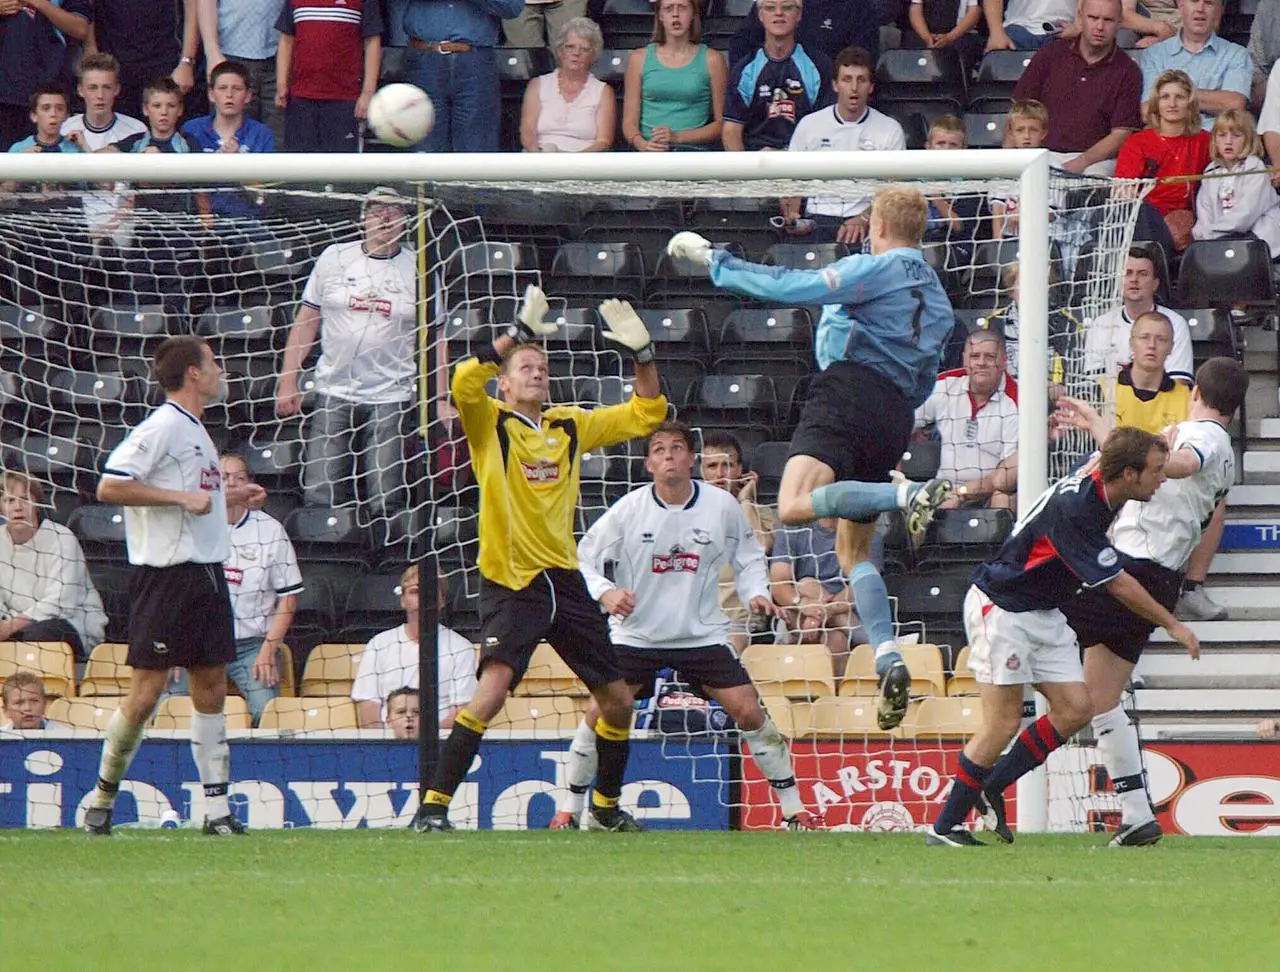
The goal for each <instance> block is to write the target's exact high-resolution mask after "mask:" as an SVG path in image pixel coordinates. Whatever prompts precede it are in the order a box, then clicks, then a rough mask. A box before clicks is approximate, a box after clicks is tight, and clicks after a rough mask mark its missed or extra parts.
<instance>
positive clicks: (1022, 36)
mask: <svg viewBox="0 0 1280 972" xmlns="http://www.w3.org/2000/svg"><path fill="white" fill-rule="evenodd" d="M1004 32H1005V33H1006V34H1008V35H1009V40H1011V41H1013V45H1014V47H1016V48H1017V49H1018V50H1020V51H1038V50H1040V48H1042V47H1044V45H1045V44H1048V43H1049V42H1050V41H1053V40H1057V38H1058V35H1057V34H1056V33H1053V34H1033V33H1032V32H1031V31H1029V30H1027V28H1025V27H1023V26H1022V25H1021V24H1013V25H1012V26H1010V27H1006V28H1005V29H1004Z"/></svg>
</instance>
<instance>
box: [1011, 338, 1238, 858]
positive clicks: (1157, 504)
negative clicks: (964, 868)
mask: <svg viewBox="0 0 1280 972" xmlns="http://www.w3.org/2000/svg"><path fill="white" fill-rule="evenodd" d="M1248 387H1249V373H1248V372H1247V371H1246V370H1245V369H1244V366H1243V365H1241V364H1240V362H1238V361H1236V360H1235V359H1234V358H1210V359H1209V360H1208V361H1206V362H1205V363H1204V364H1202V365H1201V366H1200V369H1199V370H1198V371H1197V372H1196V383H1195V386H1194V387H1193V388H1192V389H1191V405H1190V409H1189V412H1188V418H1187V421H1185V422H1180V423H1179V424H1177V425H1174V426H1170V427H1169V428H1168V429H1166V430H1165V437H1166V439H1167V440H1168V443H1169V458H1168V461H1167V462H1166V463H1165V467H1164V473H1165V476H1166V477H1167V480H1166V481H1165V483H1164V484H1163V485H1161V486H1160V488H1159V489H1158V490H1156V492H1155V495H1153V496H1152V497H1151V499H1150V500H1149V501H1148V502H1146V503H1133V502H1130V503H1127V504H1125V506H1124V507H1123V508H1122V509H1121V511H1120V514H1119V516H1117V518H1116V521H1115V525H1114V527H1113V528H1112V534H1113V546H1114V547H1115V549H1116V550H1117V551H1118V552H1119V554H1120V566H1121V567H1122V568H1123V569H1124V570H1125V571H1127V572H1129V573H1130V574H1132V575H1133V576H1134V577H1136V578H1137V579H1138V581H1139V582H1140V583H1141V584H1142V586H1143V587H1145V588H1146V589H1147V592H1148V593H1149V594H1151V596H1152V597H1154V598H1155V599H1156V600H1157V601H1159V602H1160V604H1161V605H1162V606H1163V607H1165V608H1167V609H1169V610H1172V609H1173V606H1174V605H1175V604H1176V602H1177V600H1178V591H1179V589H1180V586H1181V580H1182V573H1183V571H1185V570H1186V567H1187V561H1188V560H1189V559H1190V557H1191V554H1192V551H1194V550H1195V549H1196V545H1197V544H1198V543H1199V542H1200V533H1201V530H1202V529H1203V525H1204V524H1205V523H1207V522H1208V520H1209V518H1210V517H1211V516H1212V515H1213V511H1214V509H1215V508H1216V507H1217V506H1218V503H1219V502H1220V501H1221V500H1222V498H1223V497H1224V496H1226V494H1227V492H1228V491H1229V490H1230V489H1231V484H1232V483H1233V482H1234V481H1235V454H1234V452H1233V450H1232V447H1231V436H1230V434H1229V433H1228V432H1227V426H1228V425H1230V423H1231V420H1232V416H1234V415H1235V413H1236V410H1237V409H1238V408H1239V407H1240V404H1241V403H1242V402H1243V401H1244V397H1245V393H1246V392H1247V391H1248ZM1059 404H1060V411H1059V413H1058V414H1059V416H1060V417H1061V418H1062V420H1063V421H1066V422H1068V423H1069V424H1072V425H1074V426H1076V427H1078V428H1082V429H1087V430H1088V431H1089V432H1091V433H1092V434H1093V436H1094V437H1095V438H1096V439H1098V441H1099V442H1101V441H1102V440H1103V438H1105V437H1106V434H1107V432H1109V431H1110V426H1111V422H1110V420H1108V419H1105V418H1102V417H1100V416H1099V415H1098V413H1097V412H1096V411H1094V410H1093V409H1092V408H1090V407H1089V406H1088V405H1086V404H1084V403H1083V402H1079V401H1077V400H1075V399H1066V400H1063V401H1061V402H1060V403H1059ZM1062 611H1063V613H1064V614H1065V615H1066V616H1067V620H1068V622H1069V623H1070V624H1071V627H1072V628H1073V629H1074V630H1075V632H1076V634H1077V635H1078V637H1079V640H1080V644H1081V645H1083V646H1084V678H1085V684H1086V685H1087V686H1088V688H1089V695H1090V697H1091V698H1092V700H1093V708H1094V712H1095V713H1097V714H1096V715H1095V716H1094V717H1093V732H1094V736H1095V737H1096V739H1097V741H1098V751H1099V753H1100V754H1101V755H1102V761H1103V764H1104V765H1105V766H1106V768H1107V774H1108V775H1109V776H1110V777H1111V785H1112V787H1113V788H1114V789H1115V792H1116V795H1117V796H1118V797H1119V798H1120V808H1121V811H1120V812H1121V820H1120V829H1119V831H1117V833H1116V835H1115V837H1114V838H1112V840H1111V845H1112V846H1116V847H1127V846H1140V845H1144V844H1154V843H1155V842H1156V841H1158V840H1159V839H1160V826H1159V824H1157V823H1156V820H1155V816H1154V815H1153V814H1152V812H1151V801H1150V798H1149V797H1148V795H1147V791H1146V783H1145V780H1144V778H1143V772H1142V753H1141V750H1140V748H1139V745H1138V733H1137V730H1136V729H1135V728H1134V727H1133V725H1132V724H1131V723H1130V722H1129V717H1128V716H1127V715H1126V714H1125V711H1124V707H1123V706H1121V704H1120V696H1121V693H1122V692H1123V691H1124V687H1125V686H1126V685H1127V684H1128V682H1129V677H1130V675H1131V674H1132V672H1133V667H1134V665H1135V664H1137V661H1138V659H1139V657H1141V655H1142V649H1143V648H1144V647H1145V646H1146V643H1147V640H1148V638H1150V636H1151V632H1152V631H1153V630H1155V627H1156V626H1155V625H1153V624H1152V623H1150V622H1149V621H1146V620H1144V619H1142V618H1139V617H1138V616H1137V615H1135V614H1133V613H1132V612H1130V611H1129V610H1128V609H1127V608H1125V607H1124V606H1122V605H1121V604H1120V603H1119V602H1118V601H1116V600H1115V599H1114V598H1112V597H1111V596H1110V595H1109V594H1107V592H1106V591H1105V589H1103V588H1095V589H1089V590H1083V591H1081V592H1080V593H1079V594H1078V595H1077V596H1076V598H1075V599H1074V600H1073V601H1071V602H1069V603H1068V604H1067V605H1066V606H1065V607H1063V608H1062ZM1191 657H1192V658H1197V657H1199V656H1198V652H1193V653H1192V655H1191ZM991 822H992V823H993V825H994V823H995V821H994V819H993V820H992V821H991ZM997 832H999V831H998V829H997ZM1006 832H1007V831H1006Z"/></svg>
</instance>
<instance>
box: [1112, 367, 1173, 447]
mask: <svg viewBox="0 0 1280 972" xmlns="http://www.w3.org/2000/svg"><path fill="white" fill-rule="evenodd" d="M1115 400H1116V425H1132V426H1135V427H1137V428H1139V429H1143V430H1145V431H1147V432H1150V433H1151V434H1152V435H1159V434H1160V432H1161V431H1162V430H1163V429H1164V428H1165V427H1166V426H1169V425H1177V424H1178V423H1179V422H1185V421H1186V420H1187V410H1188V409H1189V408H1190V404H1191V393H1190V392H1189V391H1188V390H1187V386H1186V385H1184V384H1183V383H1182V382H1180V381H1174V380H1173V379H1172V378H1170V377H1169V374H1168V372H1166V373H1165V375H1164V378H1163V380H1162V381H1161V383H1160V388H1159V390H1158V391H1144V390H1142V389H1140V388H1134V387H1133V377H1132V375H1131V374H1130V371H1129V369H1128V368H1121V369H1120V374H1119V376H1118V377H1117V378H1116V386H1115Z"/></svg>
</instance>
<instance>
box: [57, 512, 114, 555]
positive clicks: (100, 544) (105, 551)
mask: <svg viewBox="0 0 1280 972" xmlns="http://www.w3.org/2000/svg"><path fill="white" fill-rule="evenodd" d="M67 526H68V528H70V530H71V532H72V533H74V534H75V535H76V539H77V540H79V541H80V549H81V550H83V551H84V555H85V558H86V559H89V560H92V559H94V558H102V559H111V560H124V559H125V545H124V507H121V506H109V505H106V504H98V503H86V504H84V505H82V506H77V507H76V508H75V509H74V510H72V511H71V516H70V518H69V519H68V521H67Z"/></svg>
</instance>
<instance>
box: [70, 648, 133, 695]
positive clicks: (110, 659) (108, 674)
mask: <svg viewBox="0 0 1280 972" xmlns="http://www.w3.org/2000/svg"><path fill="white" fill-rule="evenodd" d="M128 654H129V646H128V644H126V643H124V642H119V641H104V642H103V643H102V644H100V645H97V646H96V647H94V649H93V651H91V652H89V661H88V662H87V663H86V664H85V667H84V677H83V678H82V679H81V680H80V694H81V695H128V694H129V680H130V679H131V678H133V669H132V668H130V667H129V664H128V662H127V661H125V659H126V658H127V657H128Z"/></svg>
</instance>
